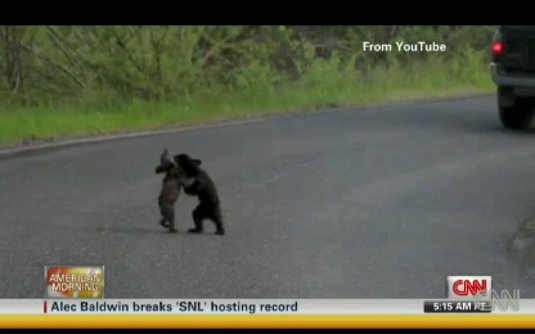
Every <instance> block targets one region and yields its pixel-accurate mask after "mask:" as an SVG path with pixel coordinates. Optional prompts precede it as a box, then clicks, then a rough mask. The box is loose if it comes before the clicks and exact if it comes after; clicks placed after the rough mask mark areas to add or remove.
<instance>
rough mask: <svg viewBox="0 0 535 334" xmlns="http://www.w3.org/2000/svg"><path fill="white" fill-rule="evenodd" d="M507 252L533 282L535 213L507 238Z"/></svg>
mask: <svg viewBox="0 0 535 334" xmlns="http://www.w3.org/2000/svg"><path fill="white" fill-rule="evenodd" d="M508 248H509V253H510V254H511V256H512V257H513V259H514V260H515V261H516V262H518V263H519V264H520V265H521V266H522V267H523V268H524V269H525V271H526V276H527V278H528V279H529V280H531V281H534V282H535V215H533V216H531V217H529V218H528V219H525V220H524V221H523V222H522V223H521V224H520V226H519V228H518V230H517V231H516V232H515V233H514V234H513V235H512V237H511V239H510V240H509V247H508Z"/></svg>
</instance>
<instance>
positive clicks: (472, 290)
mask: <svg viewBox="0 0 535 334" xmlns="http://www.w3.org/2000/svg"><path fill="white" fill-rule="evenodd" d="M491 290H492V277H491V276H448V298H450V299H471V300H473V299H474V298H475V297H476V295H478V293H479V296H486V297H487V298H490V292H491Z"/></svg>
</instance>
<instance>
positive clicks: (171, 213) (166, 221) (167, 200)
mask: <svg viewBox="0 0 535 334" xmlns="http://www.w3.org/2000/svg"><path fill="white" fill-rule="evenodd" d="M162 173H165V177H164V179H163V181H162V189H161V191H160V196H158V206H159V207H160V213H161V215H162V219H161V220H160V225H162V226H163V227H166V228H168V229H169V232H172V233H176V232H177V230H176V229H175V203H176V201H177V200H178V196H179V195H180V189H181V185H180V183H179V181H178V178H179V170H178V168H177V166H176V164H175V162H174V160H173V156H172V155H171V153H169V151H168V150H167V149H166V150H165V151H164V152H163V153H162V155H161V157H160V165H159V166H157V167H156V174H162Z"/></svg>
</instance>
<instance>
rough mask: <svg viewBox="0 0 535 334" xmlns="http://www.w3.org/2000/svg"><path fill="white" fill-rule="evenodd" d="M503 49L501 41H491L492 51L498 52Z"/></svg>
mask: <svg viewBox="0 0 535 334" xmlns="http://www.w3.org/2000/svg"><path fill="white" fill-rule="evenodd" d="M502 51H503V44H502V42H492V53H494V54H500V53H502Z"/></svg>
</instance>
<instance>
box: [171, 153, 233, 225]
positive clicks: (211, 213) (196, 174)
mask: <svg viewBox="0 0 535 334" xmlns="http://www.w3.org/2000/svg"><path fill="white" fill-rule="evenodd" d="M174 161H175V163H176V165H177V166H178V174H179V176H178V178H179V182H180V183H181V185H182V186H183V187H184V192H185V193H186V194H188V195H190V196H197V198H198V199H199V205H198V206H197V207H196V208H195V210H193V213H192V215H193V222H194V223H195V228H191V229H189V230H188V232H189V233H202V232H203V231H204V228H203V221H204V220H205V219H209V220H211V221H213V222H214V223H215V226H216V234H217V235H224V234H225V229H224V227H223V217H222V215H221V207H220V201H219V196H218V194H217V189H216V186H215V183H214V181H213V180H212V178H211V177H210V176H209V175H208V173H207V172H206V171H204V170H203V169H202V168H200V165H201V160H198V159H192V158H191V157H190V156H188V155H187V154H179V155H176V156H175V157H174Z"/></svg>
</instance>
